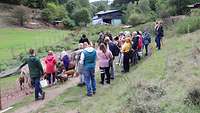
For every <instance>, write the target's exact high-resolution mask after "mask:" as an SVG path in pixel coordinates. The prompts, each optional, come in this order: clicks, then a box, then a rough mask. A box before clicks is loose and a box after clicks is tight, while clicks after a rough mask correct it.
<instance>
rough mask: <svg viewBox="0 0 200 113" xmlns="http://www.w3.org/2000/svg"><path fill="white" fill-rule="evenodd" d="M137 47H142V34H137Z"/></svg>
mask: <svg viewBox="0 0 200 113" xmlns="http://www.w3.org/2000/svg"><path fill="white" fill-rule="evenodd" d="M138 49H142V36H141V35H140V36H139V39H138Z"/></svg>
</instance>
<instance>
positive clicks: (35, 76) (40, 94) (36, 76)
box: [18, 49, 45, 101]
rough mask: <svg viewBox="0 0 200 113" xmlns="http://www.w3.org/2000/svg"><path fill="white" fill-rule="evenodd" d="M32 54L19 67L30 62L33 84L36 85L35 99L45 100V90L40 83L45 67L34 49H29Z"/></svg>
mask: <svg viewBox="0 0 200 113" xmlns="http://www.w3.org/2000/svg"><path fill="white" fill-rule="evenodd" d="M29 53H30V56H29V57H28V58H26V59H25V62H24V63H23V64H22V65H21V66H20V67H19V69H18V70H20V69H21V68H22V67H23V66H25V65H26V64H28V67H29V71H30V78H31V82H32V84H33V86H34V87H35V101H37V100H43V99H44V98H45V92H44V91H42V88H41V85H40V78H41V77H42V76H43V75H44V71H43V67H42V64H41V62H40V59H39V58H38V57H36V53H35V50H34V49H30V50H29Z"/></svg>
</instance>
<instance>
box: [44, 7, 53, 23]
mask: <svg viewBox="0 0 200 113" xmlns="http://www.w3.org/2000/svg"><path fill="white" fill-rule="evenodd" d="M52 15H53V14H52V12H51V10H50V9H48V8H46V9H43V10H42V14H41V17H42V19H43V20H44V21H50V20H52V17H51V16H52Z"/></svg>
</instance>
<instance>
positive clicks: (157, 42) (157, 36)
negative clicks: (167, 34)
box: [155, 22, 164, 50]
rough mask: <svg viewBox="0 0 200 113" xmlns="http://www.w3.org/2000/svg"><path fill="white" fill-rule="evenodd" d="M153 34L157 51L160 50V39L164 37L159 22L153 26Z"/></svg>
mask: <svg viewBox="0 0 200 113" xmlns="http://www.w3.org/2000/svg"><path fill="white" fill-rule="evenodd" d="M155 32H156V39H155V42H156V47H157V49H158V50H160V49H161V41H162V38H163V37H164V30H163V26H162V23H161V22H158V23H157V25H156V26H155Z"/></svg>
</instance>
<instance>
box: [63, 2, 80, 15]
mask: <svg viewBox="0 0 200 113" xmlns="http://www.w3.org/2000/svg"><path fill="white" fill-rule="evenodd" d="M80 7H81V6H80V4H79V2H78V1H77V0H68V1H67V2H66V4H65V8H66V10H67V11H68V12H69V13H73V12H74V10H75V9H76V8H80Z"/></svg>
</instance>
